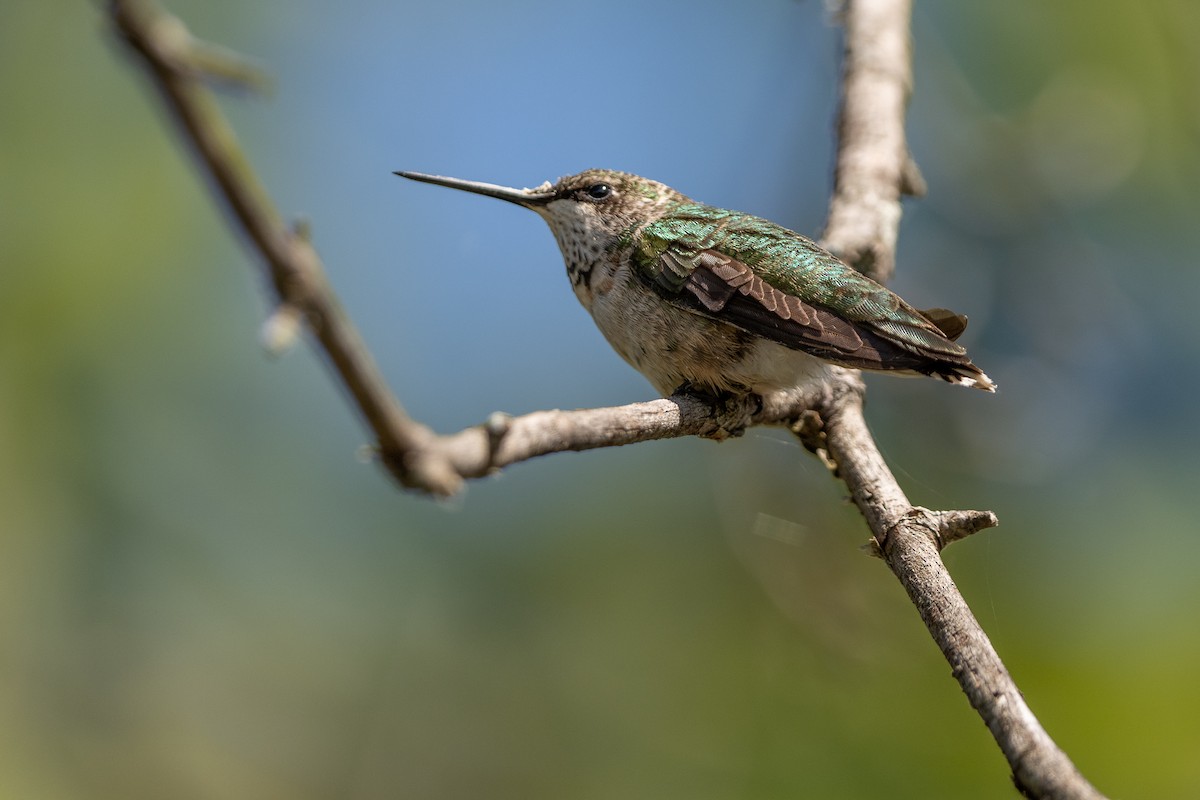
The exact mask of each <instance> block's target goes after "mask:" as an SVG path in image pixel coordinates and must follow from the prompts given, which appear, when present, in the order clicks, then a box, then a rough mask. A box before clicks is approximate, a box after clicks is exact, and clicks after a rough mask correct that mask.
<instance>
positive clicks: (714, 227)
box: [632, 202, 966, 356]
mask: <svg viewBox="0 0 1200 800" xmlns="http://www.w3.org/2000/svg"><path fill="white" fill-rule="evenodd" d="M632 239H633V244H634V251H633V262H634V264H635V265H636V267H637V269H638V270H639V271H640V272H641V274H642V275H643V277H644V278H646V279H647V280H648V281H649V282H651V283H652V284H656V285H659V286H661V287H663V288H668V289H674V290H678V289H679V288H681V286H682V282H683V279H684V277H686V276H683V277H678V276H674V275H672V274H670V271H664V267H663V261H662V259H661V257H662V256H663V254H664V253H667V252H668V251H670V252H671V253H672V254H674V255H676V256H678V257H680V258H681V259H683V260H685V261H686V260H688V259H690V258H692V257H694V256H696V255H697V254H699V253H700V252H702V251H704V250H712V251H715V252H718V253H720V254H722V255H725V256H729V257H731V258H734V259H737V260H738V261H740V262H741V263H743V264H745V265H746V266H748V267H750V269H752V270H753V271H754V272H755V273H756V274H757V275H758V276H759V277H760V278H762V279H763V280H764V281H765V282H767V283H769V284H770V285H771V286H773V287H775V288H776V289H778V290H780V291H782V292H786V293H787V294H790V295H793V296H795V297H798V298H800V299H801V300H803V301H804V302H806V303H810V304H812V305H817V306H822V307H824V308H827V309H829V310H831V311H833V312H835V313H836V314H837V315H838V316H840V317H842V318H843V319H846V320H848V321H851V322H855V323H861V324H866V325H869V326H871V327H872V328H874V329H876V330H878V331H879V332H880V333H882V334H884V335H886V336H888V337H889V338H891V339H893V340H895V341H897V342H898V343H901V344H909V345H912V346H914V347H918V348H921V349H930V350H934V351H936V352H943V353H946V354H949V355H956V356H957V355H963V354H965V352H966V351H965V349H964V348H962V347H961V346H959V345H957V344H955V343H954V342H951V341H950V340H948V339H947V338H946V337H944V336H943V335H942V333H941V331H939V330H938V329H937V328H936V327H935V326H934V325H933V324H931V323H930V321H929V320H928V319H926V318H925V317H924V316H923V315H922V314H921V313H920V312H919V311H917V310H916V309H915V308H913V307H912V306H910V305H908V304H907V303H905V302H904V301H903V300H902V299H900V297H899V296H897V295H896V294H895V293H894V292H892V291H890V290H889V289H887V288H886V287H884V286H881V285H880V284H878V283H876V282H875V281H873V280H871V279H870V278H868V277H866V276H865V275H863V274H862V273H860V272H858V271H857V270H855V269H854V268H852V267H850V266H849V265H847V264H846V263H844V262H843V261H841V260H840V259H838V258H837V257H836V256H834V255H833V254H832V253H829V252H828V251H826V250H824V249H823V248H821V247H820V246H819V245H818V244H817V243H816V242H814V241H812V240H811V239H809V238H807V237H805V236H802V235H800V234H798V233H796V232H794V231H790V230H788V229H787V228H784V227H782V226H780V225H776V224H775V223H773V222H771V221H769V220H766V219H763V218H761V217H756V216H753V215H751V214H746V213H743V212H740V211H730V210H728V209H724V208H715V207H713V206H708V205H704V204H702V203H692V202H688V203H680V204H678V205H677V206H674V207H673V208H671V209H670V210H669V211H668V212H667V213H665V214H664V215H662V216H660V217H659V218H658V219H656V220H653V221H651V222H649V223H646V224H645V225H642V226H640V228H639V229H638V230H637V232H636V233H635V234H634V235H633V237H632Z"/></svg>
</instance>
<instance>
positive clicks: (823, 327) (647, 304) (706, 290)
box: [395, 169, 996, 397]
mask: <svg viewBox="0 0 1200 800" xmlns="http://www.w3.org/2000/svg"><path fill="white" fill-rule="evenodd" d="M395 174H397V175H400V176H402V177H405V178H411V179H412V180H416V181H423V182H425V183H433V184H437V185H440V186H447V187H450V188H453V189H462V190H464V191H468V192H474V193H476V194H481V195H485V196H487V197H495V198H499V199H500V200H507V201H508V202H510V203H515V204H517V205H519V206H523V207H525V208H528V209H530V210H531V211H534V212H536V213H537V214H538V215H539V216H541V217H542V219H544V220H546V222H547V223H549V225H550V230H551V231H552V232H553V233H554V238H555V239H556V240H557V242H558V247H559V249H560V250H561V251H562V256H563V260H564V261H565V262H566V268H567V275H568V277H569V278H570V281H571V287H572V289H573V290H574V292H575V296H576V297H577V298H578V299H579V302H580V303H582V304H583V307H584V308H585V309H587V311H588V312H589V313H590V314H591V316H592V318H593V319H594V320H595V322H596V325H597V327H599V328H600V331H601V333H603V334H604V337H605V338H606V339H607V340H608V342H609V343H610V344H611V345H612V346H613V348H614V349H615V350H616V351H617V353H618V354H620V355H621V357H622V358H624V359H625V360H626V361H627V362H629V364H630V365H632V366H633V367H634V368H635V369H637V370H638V371H639V372H641V373H642V374H643V375H644V376H645V377H646V378H647V379H649V381H650V383H651V384H652V385H653V386H654V388H655V389H657V390H658V391H659V392H661V393H662V394H663V395H664V396H667V395H670V394H673V393H676V392H680V391H692V392H695V393H698V394H707V395H709V396H712V397H720V396H727V395H730V394H732V395H739V396H745V395H747V394H751V393H753V394H757V395H759V396H760V397H763V396H766V395H769V394H772V393H777V392H789V391H793V390H797V389H804V388H807V387H811V386H812V384H813V383H814V382H817V381H821V380H827V379H828V377H829V376H830V374H831V371H833V370H837V369H839V368H851V369H862V370H874V371H880V372H890V373H893V374H899V375H927V376H930V377H934V378H940V379H941V380H944V381H948V382H950V383H954V384H958V385H960V386H969V387H974V388H976V389H982V390H984V391H987V392H994V391H995V390H996V384H995V383H994V382H993V381H992V380H991V379H990V378H988V376H987V375H985V374H984V373H983V372H982V371H981V370H980V369H979V368H978V367H976V366H975V365H974V364H973V363H971V359H970V358H968V356H967V351H966V349H965V348H963V347H962V345H959V344H957V343H956V342H955V340H956V339H957V338H958V337H959V335H960V334H962V332H963V330H964V329H965V328H966V325H967V318H966V317H965V316H963V315H961V314H956V313H954V312H952V311H948V310H946V309H941V308H933V309H928V310H925V311H918V310H917V309H916V308H914V307H913V306H911V305H909V304H908V303H906V302H905V301H904V300H902V299H900V297H899V296H898V295H896V294H895V293H894V292H892V291H891V290H889V289H887V288H885V287H884V286H882V285H880V284H879V283H876V282H875V281H873V280H871V279H870V278H868V277H867V276H865V275H863V274H862V273H861V272H858V271H857V270H855V269H854V268H853V267H851V266H850V265H848V264H846V263H845V262H844V261H842V260H841V259H839V258H838V257H837V256H835V255H833V254H832V253H830V252H829V251H828V250H825V249H823V248H822V247H821V246H820V245H818V244H817V243H816V242H814V241H813V240H811V239H809V238H807V237H805V236H802V235H801V234H799V233H796V232H794V231H791V230H788V229H787V228H784V227H782V226H780V225H776V224H775V223H773V222H770V221H768V220H766V219H763V218H761V217H756V216H753V215H751V214H746V213H742V212H740V211H730V210H727V209H724V208H717V207H715V206H710V205H705V204H703V203H698V202H696V201H694V200H691V199H690V198H688V197H687V196H685V195H683V194H681V193H680V192H678V191H676V190H674V189H672V188H670V187H669V186H666V185H664V184H662V183H659V182H658V181H653V180H649V179H647V178H642V177H639V176H637V175H632V174H629V173H626V172H617V171H614V170H605V169H589V170H586V171H584V172H580V173H578V174H576V175H568V176H567V177H564V178H560V179H559V180H558V181H557V182H555V183H550V182H548V181H547V182H546V183H543V184H542V185H540V186H537V187H534V188H532V189H513V188H509V187H506V186H498V185H496V184H491V183H480V182H476V181H467V180H460V179H458V178H447V177H442V176H439V175H425V174H422V173H419V172H403V171H401V172H396V173H395Z"/></svg>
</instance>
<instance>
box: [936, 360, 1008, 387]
mask: <svg viewBox="0 0 1200 800" xmlns="http://www.w3.org/2000/svg"><path fill="white" fill-rule="evenodd" d="M927 374H928V375H930V376H932V377H934V378H941V379H942V380H944V381H946V382H948V383H953V384H957V385H959V386H967V387H970V388H972V389H980V390H982V391H985V392H995V391H996V388H997V387H996V382H995V381H993V380H992V379H991V378H989V377H988V376H987V375H986V374H984V372H983V370H981V369H980V368H979V367H977V366H975V365H974V364H972V363H970V362H969V361H968V362H967V363H966V364H938V365H937V366H935V367H933V369H931V370H930V371H929V372H928V373H927Z"/></svg>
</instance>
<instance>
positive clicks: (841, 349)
mask: <svg viewBox="0 0 1200 800" xmlns="http://www.w3.org/2000/svg"><path fill="white" fill-rule="evenodd" d="M661 258H662V260H663V264H662V267H663V268H662V270H661V271H660V272H659V277H660V278H662V277H663V276H666V280H659V281H658V282H657V285H658V288H659V291H660V292H662V293H663V294H664V296H666V297H667V299H668V300H670V301H671V302H674V303H675V304H677V305H680V306H682V307H684V308H687V309H688V310H690V311H693V312H696V313H700V314H703V315H705V316H709V317H713V318H715V319H719V320H722V321H724V322H727V323H729V324H730V325H734V326H736V327H738V328H741V329H742V330H745V331H747V332H749V333H753V334H755V335H757V336H761V337H763V338H765V339H769V340H771V341H774V342H778V343H779V344H782V345H784V346H786V347H790V348H792V349H796V350H803V351H805V352H808V353H811V354H813V355H815V356H818V357H820V358H823V359H825V360H827V361H831V362H833V363H836V364H841V365H843V366H847V367H854V368H857V369H871V370H900V371H906V372H918V373H922V374H926V375H935V376H937V377H941V378H943V379H945V380H950V381H953V382H963V379H964V378H965V379H969V381H970V382H977V383H984V382H985V381H986V378H983V380H981V378H982V377H983V376H982V373H980V372H979V371H978V370H977V369H976V368H975V367H974V365H972V364H971V361H970V359H969V358H968V357H967V356H966V353H965V352H964V351H962V349H961V348H960V347H959V346H957V345H955V344H953V343H952V342H951V341H950V340H949V338H948V337H947V336H946V334H948V333H953V335H955V336H957V335H958V334H959V333H961V332H962V328H964V327H965V318H962V317H959V316H958V315H955V314H953V313H952V312H946V311H940V310H937V309H935V310H933V311H930V312H923V313H922V316H921V317H919V319H920V321H921V322H922V323H925V326H924V327H927V328H928V329H929V330H920V331H918V332H917V333H919V338H918V337H914V331H912V330H911V327H912V326H911V325H906V324H905V323H904V322H898V321H896V320H894V319H886V318H885V319H871V320H865V321H859V320H854V321H852V320H848V319H846V318H844V317H842V316H839V315H838V314H835V313H834V312H833V311H831V310H829V309H827V308H823V307H821V306H819V305H816V304H813V303H809V302H806V301H805V300H803V299H801V298H799V297H797V296H796V295H794V294H789V293H787V292H785V291H783V290H782V289H779V288H777V287H775V286H773V285H771V284H770V283H768V282H767V281H765V280H763V279H762V278H761V277H759V276H758V275H757V274H755V272H754V271H753V270H752V269H750V268H749V267H748V266H746V265H745V264H743V263H742V262H741V261H738V260H737V259H735V258H732V257H730V256H727V255H725V254H723V253H719V252H716V251H713V250H705V251H702V252H700V253H698V254H696V255H695V256H692V257H691V258H687V257H685V256H682V255H680V254H679V253H676V252H672V251H667V252H664V253H663V254H662V256H661ZM675 286H677V287H678V289H677V290H674V291H673V288H674V287H675ZM926 315H928V316H926ZM960 319H961V320H962V323H961V325H960V324H958V320H960ZM938 323H941V324H942V325H945V326H946V327H945V328H941V327H940V326H939V325H938ZM914 339H916V341H917V342H923V341H924V340H926V339H929V340H933V341H932V344H933V345H934V346H933V347H922V346H921V345H920V344H914V341H913V340H914ZM987 386H990V382H987ZM983 388H986V387H983Z"/></svg>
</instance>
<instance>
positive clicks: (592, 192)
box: [584, 183, 612, 200]
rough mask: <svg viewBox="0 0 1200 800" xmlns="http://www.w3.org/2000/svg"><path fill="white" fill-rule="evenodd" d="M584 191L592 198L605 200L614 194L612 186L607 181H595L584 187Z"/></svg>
mask: <svg viewBox="0 0 1200 800" xmlns="http://www.w3.org/2000/svg"><path fill="white" fill-rule="evenodd" d="M584 193H585V194H586V195H587V196H588V197H590V198H591V199H592V200H603V199H604V198H606V197H608V196H609V195H610V194H612V187H611V186H609V185H608V184H607V183H593V184H592V185H591V186H589V187H587V188H586V189H584Z"/></svg>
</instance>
